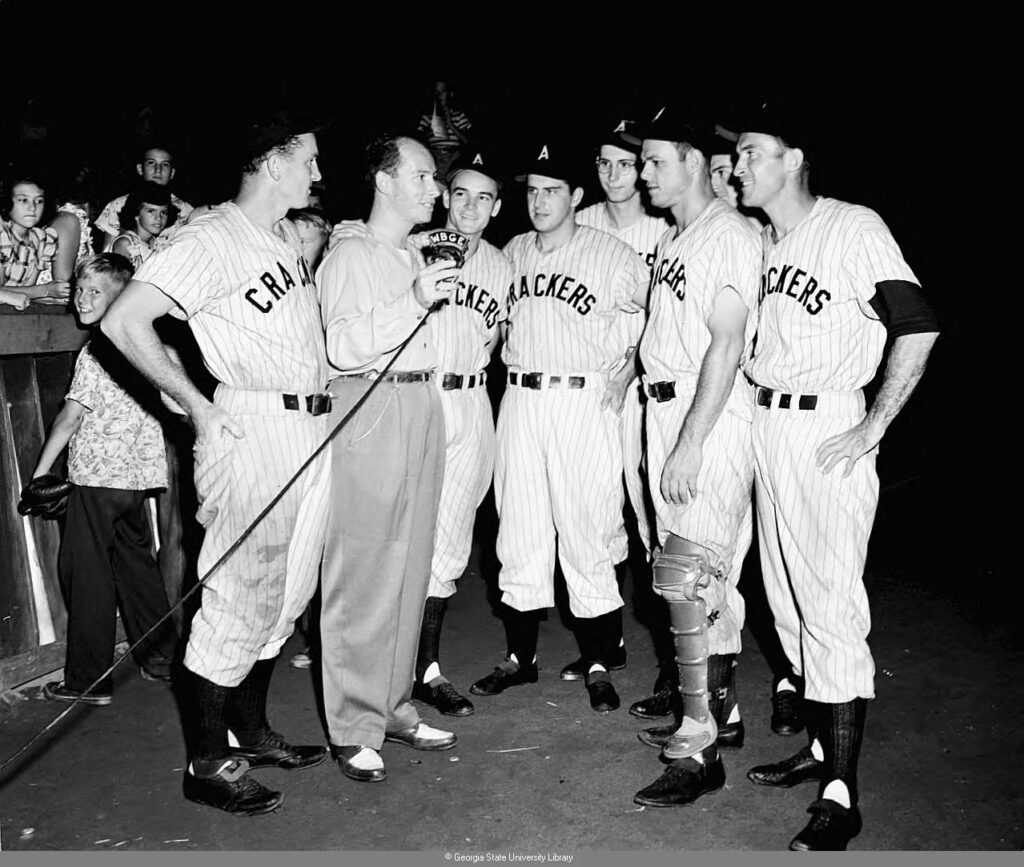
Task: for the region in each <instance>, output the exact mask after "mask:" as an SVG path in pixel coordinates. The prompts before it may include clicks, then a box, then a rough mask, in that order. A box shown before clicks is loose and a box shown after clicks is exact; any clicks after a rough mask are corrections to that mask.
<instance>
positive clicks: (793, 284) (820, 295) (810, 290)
mask: <svg viewBox="0 0 1024 867" xmlns="http://www.w3.org/2000/svg"><path fill="white" fill-rule="evenodd" d="M805 277H806V278H808V279H806V280H805V279H804V278H805ZM815 290H817V291H815ZM777 294H784V295H787V296H789V297H790V298H792V299H794V300H795V301H796V303H797V304H799V305H800V306H801V307H803V308H804V309H805V310H806V311H807V312H808V313H809V314H810V315H811V316H817V315H818V314H819V313H821V309H822V307H824V306H825V303H826V302H827V301H830V300H832V293H830V292H829V291H828V290H827V289H818V280H817V279H816V278H815V277H812V276H810V275H809V274H808V273H807V272H806V271H804V270H803V269H802V268H797V267H796V266H794V265H782V266H781V267H776V266H774V265H772V266H771V267H770V268H768V270H767V271H766V272H765V273H763V274H762V275H761V291H760V293H759V295H758V301H764V299H765V297H766V296H768V295H777Z"/></svg>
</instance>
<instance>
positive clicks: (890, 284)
mask: <svg viewBox="0 0 1024 867" xmlns="http://www.w3.org/2000/svg"><path fill="white" fill-rule="evenodd" d="M868 303H869V304H870V305H871V309H872V310H874V311H875V313H877V314H878V318H879V320H880V321H881V323H882V324H883V325H884V326H885V329H886V331H888V332H889V336H890V337H901V336H903V335H904V334H923V333H929V332H937V331H938V330H939V317H938V316H937V315H936V313H935V308H934V307H932V305H931V304H930V303H929V302H928V299H927V298H925V294H924V292H922V291H921V287H920V286H918V285H917V284H915V283H909V282H907V281H906V280H883V281H882V282H881V283H876V284H875V294H874V297H872V299H871V300H870V301H869V302H868Z"/></svg>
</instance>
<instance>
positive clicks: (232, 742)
mask: <svg viewBox="0 0 1024 867" xmlns="http://www.w3.org/2000/svg"><path fill="white" fill-rule="evenodd" d="M228 746H229V747H231V748H232V749H234V748H235V747H240V746H241V744H240V743H239V742H238V738H236V737H235V733H234V732H233V731H231V729H228Z"/></svg>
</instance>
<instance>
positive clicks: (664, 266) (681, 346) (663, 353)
mask: <svg viewBox="0 0 1024 867" xmlns="http://www.w3.org/2000/svg"><path fill="white" fill-rule="evenodd" d="M760 262H761V248H760V243H759V242H758V237H757V234H756V233H755V232H754V231H753V229H752V228H751V227H750V225H749V224H748V223H747V221H746V219H745V218H744V217H743V216H742V215H741V214H740V213H739V212H737V211H735V210H733V209H732V208H730V207H729V206H728V205H727V204H725V203H724V202H722V201H720V200H718V199H715V200H714V201H712V202H711V203H710V204H709V205H708V206H707V207H706V208H705V209H704V210H703V211H702V212H701V214H700V216H699V217H697V219H696V220H695V221H694V222H693V223H691V224H690V225H689V226H687V227H686V229H685V230H684V231H682V232H680V233H679V234H678V235H677V234H676V230H675V229H670V230H669V231H668V232H666V233H665V235H664V237H663V238H662V240H661V242H660V243H659V245H658V251H657V260H656V262H655V266H654V273H653V275H652V277H651V295H650V299H649V301H648V310H649V313H648V318H647V329H646V331H645V332H644V337H643V340H642V341H641V344H640V360H641V361H642V362H643V366H644V370H645V371H646V372H647V376H648V378H649V379H651V380H654V381H676V382H681V383H682V386H681V388H679V387H677V388H679V390H681V392H682V393H684V394H693V393H694V391H695V390H696V385H697V377H698V376H699V374H700V369H701V365H702V364H703V362H704V355H705V353H706V352H707V350H708V347H709V346H710V345H711V331H710V330H709V329H708V321H709V319H710V318H711V314H712V311H713V310H714V305H715V299H716V298H717V296H718V293H719V292H721V291H722V290H723V289H726V288H727V287H728V288H731V289H732V290H733V291H735V293H736V294H737V295H738V296H739V298H740V299H741V300H742V301H743V303H744V304H746V305H747V308H748V309H749V310H750V312H751V315H750V316H748V317H747V330H746V335H745V341H744V343H745V344H749V343H750V340H751V339H752V338H753V335H754V328H755V324H756V318H755V316H754V315H753V313H754V310H755V309H756V307H757V279H758V270H759V266H760ZM736 379H737V382H738V383H739V385H740V387H734V388H733V389H732V391H731V392H730V394H729V400H728V402H727V403H726V407H727V408H729V409H730V410H732V411H733V412H735V413H736V414H737V415H740V416H741V417H743V418H748V419H749V418H750V412H751V410H750V395H749V392H748V390H747V389H746V388H745V387H743V372H742V371H741V370H740V369H739V367H737V369H736Z"/></svg>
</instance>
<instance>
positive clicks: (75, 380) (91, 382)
mask: <svg viewBox="0 0 1024 867" xmlns="http://www.w3.org/2000/svg"><path fill="white" fill-rule="evenodd" d="M100 375H101V371H100V366H99V362H97V361H96V358H95V357H94V356H93V354H92V352H90V351H89V344H88V343H87V344H86V345H85V346H84V347H82V351H81V352H79V353H78V358H76V359H75V372H74V373H73V374H72V375H71V385H70V386H69V387H68V393H67V394H66V395H65V398H66V399H67V400H73V401H75V402H76V403H80V404H81V405H82V406H84V407H85V408H86V409H87V410H89V412H92V411H93V409H94V407H95V406H96V396H97V393H98V390H99V384H100Z"/></svg>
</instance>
